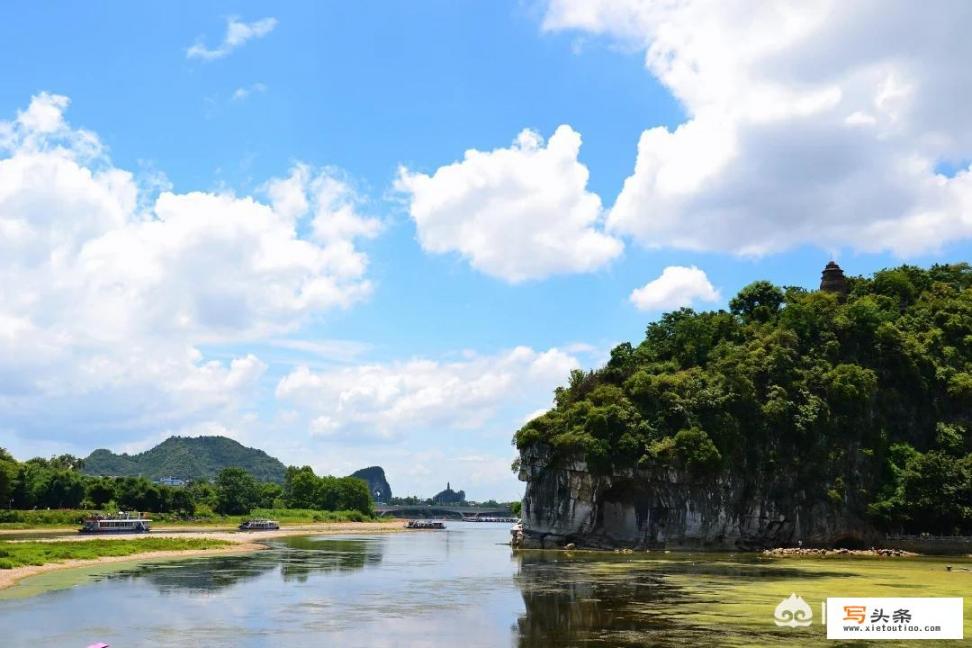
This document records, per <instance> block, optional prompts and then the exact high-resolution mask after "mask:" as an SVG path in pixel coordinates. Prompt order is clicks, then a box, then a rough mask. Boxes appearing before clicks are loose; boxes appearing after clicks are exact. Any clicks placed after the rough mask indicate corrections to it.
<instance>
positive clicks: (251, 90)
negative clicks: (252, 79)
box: [230, 83, 267, 101]
mask: <svg viewBox="0 0 972 648" xmlns="http://www.w3.org/2000/svg"><path fill="white" fill-rule="evenodd" d="M266 91H267V86H266V85H265V84H263V83H252V84H250V85H248V86H241V87H239V88H237V89H236V90H234V91H233V95H232V97H230V98H231V99H232V100H233V101H243V100H244V99H246V98H247V97H249V96H250V95H254V94H263V93H264V92H266Z"/></svg>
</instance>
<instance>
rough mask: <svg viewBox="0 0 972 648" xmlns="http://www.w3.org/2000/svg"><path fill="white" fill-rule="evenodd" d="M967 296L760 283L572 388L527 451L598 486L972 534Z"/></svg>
mask: <svg viewBox="0 0 972 648" xmlns="http://www.w3.org/2000/svg"><path fill="white" fill-rule="evenodd" d="M970 286H972V268H970V266H969V265H968V264H964V263H963V264H957V265H950V266H942V265H936V266H933V267H931V268H929V269H921V268H917V267H912V266H902V267H899V268H893V269H888V270H884V271H881V272H878V273H876V274H875V275H874V276H873V277H871V278H864V277H848V278H847V283H846V288H847V294H846V295H843V294H840V293H835V292H827V291H807V290H804V289H801V288H787V287H777V286H774V285H772V284H770V283H767V282H763V281H759V282H756V283H753V284H751V285H749V286H747V287H746V288H744V289H743V290H742V291H741V292H740V293H739V295H738V296H736V297H735V298H733V299H732V300H731V301H730V311H729V312H726V311H718V312H701V313H699V312H693V311H692V310H690V309H682V310H679V311H676V312H673V313H669V314H666V315H664V316H663V317H661V318H660V320H659V321H657V322H654V323H651V324H650V325H649V326H648V328H647V332H646V336H645V339H644V340H643V341H642V342H641V343H640V344H637V345H631V344H622V345H620V346H618V347H616V348H615V349H614V350H613V351H612V352H611V358H610V360H609V362H608V363H607V365H606V366H604V367H603V368H601V369H599V370H597V371H593V372H590V373H584V372H580V371H575V372H574V373H573V375H572V376H571V379H570V384H569V386H567V387H563V388H559V389H558V390H557V391H556V396H555V403H556V404H555V407H554V408H553V409H552V410H550V411H549V412H548V413H546V414H544V415H543V416H540V417H538V418H536V419H534V420H532V421H531V422H529V423H528V424H527V425H525V426H524V427H523V428H522V429H521V430H519V432H518V433H517V434H516V444H517V446H518V447H519V448H520V450H521V451H525V450H528V449H539V450H542V451H543V452H545V453H547V454H548V455H549V456H551V457H552V458H553V461H554V462H558V461H561V460H564V459H570V458H584V459H586V461H587V465H588V467H589V470H591V471H592V473H597V472H601V473H605V474H606V473H610V472H612V471H614V472H617V471H618V470H625V469H630V468H641V469H643V470H644V471H647V472H645V473H643V474H654V475H664V474H666V472H665V470H667V469H670V468H673V469H677V470H679V471H680V472H681V473H682V474H691V475H694V476H695V479H697V480H699V481H700V482H704V481H705V480H707V479H712V480H715V479H717V478H721V479H723V480H725V479H726V478H730V479H732V480H735V482H738V483H745V484H746V485H747V488H752V489H763V490H769V491H770V492H775V491H774V490H773V489H777V490H780V489H782V490H784V491H785V495H786V496H787V497H792V498H796V499H797V500H799V501H798V504H799V505H800V506H805V507H806V506H811V505H813V506H823V507H830V508H831V510H834V511H841V512H842V513H846V514H849V515H852V516H853V517H854V518H856V519H860V520H866V521H867V522H868V523H870V524H872V525H874V526H875V527H876V528H881V529H885V530H889V531H890V530H903V531H910V532H925V531H927V532H931V533H946V534H947V533H955V532H963V533H972V454H970V452H972V288H970ZM524 456H527V455H524ZM781 496H782V495H781Z"/></svg>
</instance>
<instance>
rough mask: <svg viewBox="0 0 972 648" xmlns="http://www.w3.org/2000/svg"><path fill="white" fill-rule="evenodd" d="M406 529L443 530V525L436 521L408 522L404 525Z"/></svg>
mask: <svg viewBox="0 0 972 648" xmlns="http://www.w3.org/2000/svg"><path fill="white" fill-rule="evenodd" d="M405 528H406V529H444V528H446V526H445V524H444V523H442V522H439V521H437V520H409V521H408V522H406V523H405Z"/></svg>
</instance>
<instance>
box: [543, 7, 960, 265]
mask: <svg viewBox="0 0 972 648" xmlns="http://www.w3.org/2000/svg"><path fill="white" fill-rule="evenodd" d="M969 24H972V7H970V6H969V5H967V4H965V3H948V4H945V5H942V6H939V7H937V8H936V10H935V11H929V10H928V8H927V7H925V6H922V5H920V4H915V3H909V2H903V1H892V2H883V1H877V0H865V1H862V2H853V3H846V2H836V1H835V0H816V1H812V2H801V3H765V2H756V1H749V0H733V1H729V2H720V3H710V2H696V1H692V0H688V1H682V2H666V3H650V2H641V1H638V0H627V1H617V0H611V1H610V2H608V1H606V0H553V1H552V2H551V3H550V5H549V7H548V10H547V13H546V16H545V19H544V29H546V30H549V31H557V30H579V31H581V32H584V33H587V34H595V35H602V36H605V37H607V38H610V39H612V40H615V41H618V42H622V43H623V44H625V45H626V46H634V47H639V48H643V49H644V50H645V52H646V56H645V62H646V66H647V68H648V70H649V71H650V72H651V74H652V75H654V76H655V77H656V78H657V79H658V80H659V81H660V82H661V83H662V84H663V85H664V86H666V87H667V88H668V89H669V90H670V91H671V93H672V94H673V95H674V96H675V97H676V98H677V99H678V100H679V101H680V102H681V104H682V106H683V107H684V109H685V113H686V121H685V122H684V123H682V124H681V125H680V126H678V127H677V128H675V129H668V128H665V127H654V128H649V129H647V130H645V131H644V133H643V134H642V135H641V138H640V141H639V142H638V155H637V161H636V164H635V168H634V171H633V172H632V174H631V175H630V177H628V179H627V180H626V181H625V183H624V187H623V189H622V191H621V193H620V195H619V196H618V197H617V200H616V201H615V204H614V206H613V207H612V208H611V210H610V213H609V215H608V218H607V226H608V231H610V232H611V233H613V234H615V235H627V236H631V237H634V238H635V239H636V240H637V241H639V242H640V243H641V244H642V245H644V246H647V247H675V248H683V249H691V250H718V251H731V252H735V253H739V254H748V255H761V254H768V253H774V252H779V251H781V250H785V249H788V248H792V247H795V246H798V245H802V244H814V245H817V246H821V247H825V248H830V249H835V248H841V247H845V246H849V247H851V248H853V249H855V250H860V251H881V250H890V251H892V252H894V253H897V254H899V255H913V254H919V253H924V252H933V251H936V250H937V249H938V248H939V247H940V246H942V245H944V244H946V243H948V242H950V241H955V240H959V239H966V238H968V237H969V236H970V234H972V172H970V170H969V169H968V160H969V158H970V157H972V155H970V154H972V113H970V112H969V111H968V110H966V109H965V106H968V105H969V103H970V100H972V86H970V85H969V84H967V83H964V82H963V81H962V80H963V79H965V78H966V76H967V71H966V70H965V66H964V62H965V61H967V60H969V58H970V57H972V41H970V40H969V39H968V38H966V36H965V30H964V29H962V28H960V26H963V25H964V26H968V25H969ZM943 162H944V163H948V164H958V165H959V167H960V169H959V172H958V173H955V174H953V175H951V176H946V175H942V174H939V173H937V172H936V168H939V165H940V164H941V163H943Z"/></svg>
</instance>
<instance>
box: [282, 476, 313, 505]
mask: <svg viewBox="0 0 972 648" xmlns="http://www.w3.org/2000/svg"><path fill="white" fill-rule="evenodd" d="M319 497H320V480H319V479H318V478H317V475H315V474H314V471H313V470H312V469H311V467H310V466H304V467H303V468H297V467H295V466H290V467H289V468H287V472H286V474H285V475H284V488H283V498H284V502H286V504H287V507H288V508H298V509H300V508H304V509H309V508H316V507H317V502H318V501H319Z"/></svg>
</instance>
